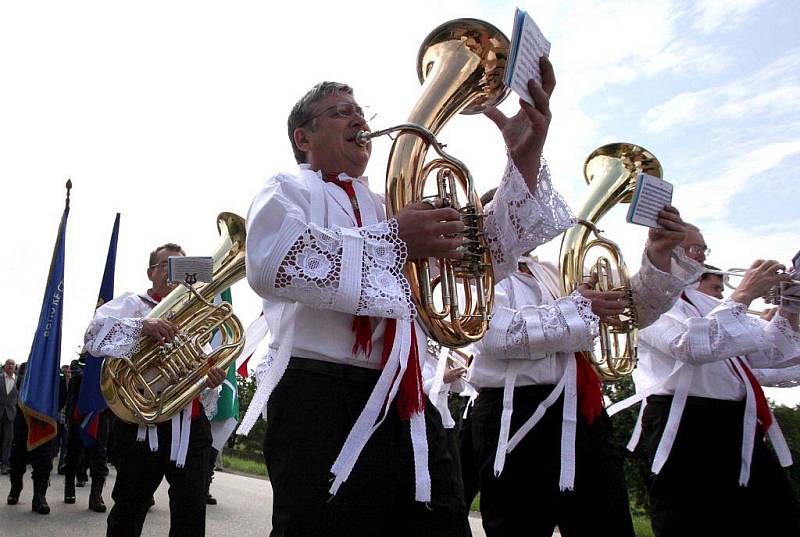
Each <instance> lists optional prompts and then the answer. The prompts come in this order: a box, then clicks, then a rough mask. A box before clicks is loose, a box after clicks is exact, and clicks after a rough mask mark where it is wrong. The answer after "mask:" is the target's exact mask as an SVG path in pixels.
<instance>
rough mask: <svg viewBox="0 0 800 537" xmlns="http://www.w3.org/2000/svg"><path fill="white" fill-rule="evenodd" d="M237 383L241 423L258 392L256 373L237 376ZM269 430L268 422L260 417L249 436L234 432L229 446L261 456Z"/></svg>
mask: <svg viewBox="0 0 800 537" xmlns="http://www.w3.org/2000/svg"><path fill="white" fill-rule="evenodd" d="M236 383H237V384H238V387H239V422H240V423H241V421H242V419H243V418H244V415H245V413H246V412H247V409H248V407H249V406H250V401H251V400H252V399H253V395H255V393H256V378H255V376H254V375H250V376H249V377H242V376H239V375H237V376H236ZM266 431H267V424H266V422H265V421H264V420H262V419H259V420H258V421H257V422H256V424H255V425H254V426H253V429H252V430H251V431H250V434H248V435H247V436H239V435H237V434H232V435H231V437H230V439H229V440H228V444H227V447H228V448H231V449H237V450H240V451H244V452H246V453H247V454H249V455H251V456H253V458H257V457H258V456H260V454H261V451H262V449H263V446H264V436H265V434H266Z"/></svg>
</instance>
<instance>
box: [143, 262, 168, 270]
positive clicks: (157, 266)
mask: <svg viewBox="0 0 800 537" xmlns="http://www.w3.org/2000/svg"><path fill="white" fill-rule="evenodd" d="M167 263H168V262H167V261H162V262H161V263H156V264H155V265H150V266H149V267H147V270H150V269H151V268H160V269H162V270H163V269H165V268H167Z"/></svg>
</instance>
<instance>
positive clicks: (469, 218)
mask: <svg viewBox="0 0 800 537" xmlns="http://www.w3.org/2000/svg"><path fill="white" fill-rule="evenodd" d="M508 52H509V42H508V38H506V36H505V35H503V33H502V32H501V31H500V30H498V29H497V28H495V27H494V26H492V25H491V24H489V23H486V22H484V21H481V20H477V19H456V20H453V21H450V22H446V23H444V24H442V25H440V26H439V27H437V28H436V29H434V30H433V31H432V32H431V33H430V34H429V35H428V37H427V38H426V39H425V40H424V41H423V43H422V45H421V46H420V50H419V53H418V57H417V74H418V75H419V79H420V82H422V84H423V87H422V95H421V97H420V98H419V99H418V101H417V102H416V104H415V105H414V107H413V108H412V110H411V113H410V114H409V116H408V118H407V120H406V123H404V124H401V125H398V126H396V127H392V128H390V129H384V130H381V131H376V132H374V133H368V132H362V133H359V135H358V136H357V141H358V142H359V143H364V144H365V143H366V142H367V141H368V140H369V139H371V138H374V137H376V136H382V135H385V134H389V133H391V132H398V133H399V134H397V137H396V139H395V141H394V143H393V144H392V148H391V152H390V155H389V162H388V165H387V172H386V205H387V208H386V212H387V215H388V216H389V217H390V218H391V217H392V216H393V215H394V214H396V213H397V212H398V211H400V210H401V209H403V208H404V207H405V206H407V205H409V204H412V203H416V202H419V201H422V200H423V199H424V189H425V184H426V181H427V179H428V177H429V176H435V177H436V181H437V188H436V192H437V194H438V197H439V198H442V199H443V200H445V202H446V203H447V204H448V205H449V206H450V207H453V208H454V209H456V210H459V211H460V212H461V214H462V220H463V221H464V223H465V224H466V227H467V230H466V231H465V234H464V235H465V239H466V242H467V246H466V252H465V256H464V259H463V260H448V259H437V260H434V261H433V264H434V266H433V267H431V266H430V265H431V260H428V259H410V260H408V261H407V262H406V266H405V274H406V278H407V279H408V282H409V285H410V287H411V294H412V297H413V300H414V303H415V305H416V307H417V314H418V317H419V320H420V322H422V323H423V325H425V327H426V329H427V332H428V335H429V336H430V337H431V338H433V339H434V340H436V341H437V342H439V343H440V344H442V345H444V346H447V347H451V348H458V347H463V346H465V345H468V344H470V343H472V342H474V341H477V340H479V339H481V338H482V337H483V335H484V334H485V333H486V330H487V329H488V326H489V318H490V315H491V310H492V303H493V297H494V275H493V273H492V268H491V255H490V252H489V249H488V246H487V245H486V240H485V238H484V236H483V233H482V221H481V219H482V217H483V208H482V207H481V204H480V199H479V197H478V195H477V193H476V192H475V189H474V186H473V179H472V175H471V174H470V172H469V170H468V169H467V168H466V166H465V165H464V164H463V163H461V162H460V161H458V160H457V159H455V158H453V157H451V156H450V155H448V154H447V153H445V152H444V151H443V147H444V146H443V145H441V144H440V143H439V142H438V141H437V140H436V135H437V134H438V133H439V131H440V130H441V129H442V127H443V126H444V125H445V124H446V123H447V121H449V120H450V119H451V118H452V117H453V116H454V115H456V114H458V113H463V114H477V113H481V112H483V111H484V110H486V109H487V108H490V107H493V106H496V105H497V104H499V103H500V102H501V101H502V100H503V99H504V98H505V97H506V96H507V95H508V88H506V86H505V84H504V83H503V75H504V72H505V68H506V60H507V57H508ZM431 147H432V148H434V150H435V151H436V152H437V153H438V154H439V158H437V159H434V160H432V161H430V162H428V163H427V164H426V163H425V157H426V155H427V152H428V149H429V148H431ZM458 186H460V187H461V189H462V190H463V191H464V192H466V193H467V199H466V200H464V202H463V203H462V202H460V201H459V200H458V198H457V192H456V189H457V187H458ZM437 273H438V274H437ZM437 286H439V287H441V290H442V291H441V295H440V296H441V302H442V307H441V309H439V308H437V305H436V301H435V300H434V295H433V290H434V289H435V288H436V287H437ZM460 300H463V303H459V301H460Z"/></svg>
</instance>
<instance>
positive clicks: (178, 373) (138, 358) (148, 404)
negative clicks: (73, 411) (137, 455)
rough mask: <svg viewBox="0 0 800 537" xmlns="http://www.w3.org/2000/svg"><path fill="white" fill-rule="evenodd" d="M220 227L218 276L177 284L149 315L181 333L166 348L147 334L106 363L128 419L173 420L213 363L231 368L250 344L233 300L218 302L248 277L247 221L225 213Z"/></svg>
mask: <svg viewBox="0 0 800 537" xmlns="http://www.w3.org/2000/svg"><path fill="white" fill-rule="evenodd" d="M217 228H218V229H219V232H220V235H221V240H220V243H219V245H218V246H217V249H216V251H215V252H214V254H213V259H214V277H213V281H212V282H210V283H198V284H196V285H194V286H193V288H192V289H189V288H187V287H184V286H180V287H177V288H176V289H175V290H173V291H172V292H171V293H170V294H169V295H167V296H166V297H164V299H163V300H162V301H161V302H159V304H158V305H157V306H156V307H155V308H153V310H152V311H151V312H150V313H149V314H148V317H149V318H164V319H169V320H171V321H172V322H174V323H175V324H176V325H178V328H179V331H180V334H179V336H178V337H176V338H175V339H173V340H172V342H170V343H168V344H166V345H165V346H163V347H161V346H159V344H158V342H157V341H156V340H155V339H153V338H147V337H143V338H141V339H140V340H139V347H138V348H137V350H136V351H135V353H134V354H133V355H132V356H131V357H130V358H113V359H106V360H105V362H104V363H103V372H102V377H101V380H100V389H101V391H102V393H103V397H105V399H106V401H107V402H108V406H109V408H111V410H112V412H114V414H116V415H117V417H119V418H120V419H122V420H124V421H127V422H129V423H136V424H140V425H152V424H155V423H160V422H163V421H166V420H168V419H170V418H171V417H172V416H173V415H175V414H177V413H178V412H180V411H181V410H182V409H183V408H184V407H185V406H186V405H187V404H188V403H189V402H191V401H192V399H194V398H195V397H197V396H198V395H199V394H200V392H201V391H202V390H203V388H204V387H205V383H206V379H207V377H208V370H209V369H210V368H211V367H219V368H221V369H223V370H227V369H228V367H230V365H231V363H233V361H234V360H235V359H236V357H237V356H239V354H240V353H241V351H242V349H243V348H244V329H243V328H242V323H241V322H239V319H238V318H237V317H236V316H235V315H234V314H233V310H232V307H231V305H230V304H228V303H227V302H222V303H220V304H213V303H212V302H213V300H214V297H215V296H217V295H218V294H220V293H221V292H222V291H224V290H225V289H228V288H229V287H230V286H232V285H233V284H234V283H236V282H237V281H239V280H241V279H242V278H244V276H245V266H244V255H245V222H244V219H243V218H242V217H241V216H238V215H235V214H233V213H221V214H220V215H219V216H218V217H217ZM217 331H219V333H220V335H221V339H222V342H221V344H220V345H219V346H218V347H217V348H216V349H214V350H213V351H212V352H211V353H210V354H207V353H206V351H205V350H204V349H203V347H204V346H205V345H206V344H208V343H210V342H211V339H212V338H213V337H214V334H215V333H216V332H217Z"/></svg>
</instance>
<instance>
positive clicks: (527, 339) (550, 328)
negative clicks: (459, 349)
mask: <svg viewBox="0 0 800 537" xmlns="http://www.w3.org/2000/svg"><path fill="white" fill-rule="evenodd" d="M598 323H599V319H598V317H597V316H596V315H595V314H593V313H592V305H591V302H590V301H589V300H587V299H586V298H584V297H583V296H581V295H580V294H579V293H577V292H576V293H573V294H572V295H570V296H568V297H566V298H561V299H559V300H557V301H556V303H555V304H552V305H549V306H530V307H523V308H521V309H519V310H516V311H515V310H512V309H509V308H499V309H498V310H497V311H496V313H495V316H494V317H493V318H492V329H491V330H490V331H489V333H488V334H487V336H486V341H485V343H484V348H485V349H486V350H487V351H488V352H491V353H492V354H493V355H494V356H502V357H504V358H505V359H509V360H512V359H539V358H544V357H546V356H547V355H548V354H552V353H554V352H575V351H582V350H591V349H592V347H593V345H594V339H595V338H596V337H597V334H598Z"/></svg>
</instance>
